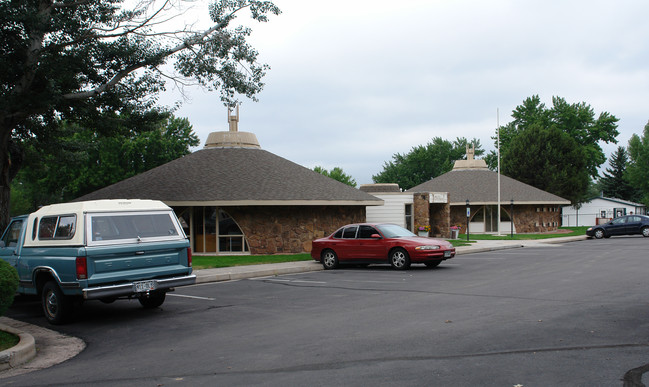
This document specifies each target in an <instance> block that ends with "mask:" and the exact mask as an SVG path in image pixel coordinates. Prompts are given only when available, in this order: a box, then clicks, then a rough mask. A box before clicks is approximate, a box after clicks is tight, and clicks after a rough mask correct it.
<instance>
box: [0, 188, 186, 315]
mask: <svg viewBox="0 0 649 387" xmlns="http://www.w3.org/2000/svg"><path fill="white" fill-rule="evenodd" d="M0 258H2V259H4V260H5V261H7V262H9V264H11V265H12V266H14V267H15V268H16V270H17V271H18V277H19V278H20V283H19V287H18V293H19V294H26V295H38V296H40V298H41V301H42V306H43V312H44V313H45V317H46V319H47V320H48V321H49V322H50V323H51V324H61V323H64V322H66V321H67V320H68V319H69V317H70V315H71V312H72V308H73V305H74V304H75V303H76V302H78V301H84V300H101V301H103V302H106V303H110V302H113V301H115V300H116V299H118V298H137V299H138V300H139V302H140V303H141V304H142V306H143V307H145V308H155V307H158V306H160V305H162V303H163V302H164V300H165V295H166V293H167V292H169V291H173V290H174V288H175V287H178V286H184V285H191V284H194V283H195V282H196V276H195V275H193V274H192V253H191V249H190V247H189V241H188V240H187V237H186V236H185V233H184V231H183V228H182V226H181V225H180V222H179V221H178V218H177V217H176V215H175V214H174V212H173V210H172V209H171V208H169V207H168V206H167V205H165V204H164V203H162V202H159V201H155V200H97V201H86V202H76V203H75V202H72V203H63V204H53V205H49V206H44V207H42V208H40V209H39V210H38V211H36V212H34V213H32V214H29V215H24V216H18V217H15V218H13V219H12V220H11V222H10V223H9V225H8V226H7V229H6V230H5V232H4V234H3V235H2V240H0Z"/></svg>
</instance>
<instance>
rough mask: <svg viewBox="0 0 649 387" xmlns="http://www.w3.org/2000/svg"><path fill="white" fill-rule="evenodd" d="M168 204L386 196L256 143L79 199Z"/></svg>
mask: <svg viewBox="0 0 649 387" xmlns="http://www.w3.org/2000/svg"><path fill="white" fill-rule="evenodd" d="M111 198H126V199H156V200H161V201H163V202H165V203H166V204H168V205H176V206H180V205H381V204H383V201H382V200H381V199H378V198H376V197H375V196H372V195H369V194H367V193H365V192H362V191H360V190H358V189H355V188H353V187H350V186H348V185H346V184H343V183H340V182H338V181H336V180H334V179H331V178H329V177H326V176H323V175H321V174H319V173H317V172H314V171H312V170H310V169H308V168H305V167H303V166H301V165H298V164H296V163H293V162H291V161H289V160H286V159H284V158H282V157H279V156H277V155H274V154H272V153H270V152H267V151H265V150H263V149H256V148H206V149H202V150H199V151H196V152H194V153H192V154H190V155H187V156H184V157H181V158H179V159H176V160H174V161H171V162H169V163H167V164H164V165H161V166H159V167H157V168H154V169H152V170H149V171H147V172H144V173H141V174H139V175H136V176H133V177H131V178H128V179H126V180H123V181H121V182H118V183H115V184H113V185H110V186H108V187H105V188H102V189H99V190H97V191H95V192H92V193H90V194H88V195H85V196H83V197H81V198H78V199H77V200H95V199H111Z"/></svg>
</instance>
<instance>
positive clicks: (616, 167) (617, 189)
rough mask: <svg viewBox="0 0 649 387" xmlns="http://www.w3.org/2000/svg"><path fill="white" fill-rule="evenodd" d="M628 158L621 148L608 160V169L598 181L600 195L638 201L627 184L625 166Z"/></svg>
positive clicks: (634, 192) (630, 186) (632, 189)
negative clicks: (600, 190)
mask: <svg viewBox="0 0 649 387" xmlns="http://www.w3.org/2000/svg"><path fill="white" fill-rule="evenodd" d="M628 159H629V156H628V154H627V152H626V149H625V148H624V147H623V146H619V147H618V148H617V150H616V151H615V152H614V153H613V154H612V155H611V157H610V158H609V162H608V163H609V167H608V168H606V171H605V172H604V175H603V176H602V177H601V179H600V183H601V189H602V193H603V195H604V196H605V197H609V198H618V199H622V200H630V201H633V200H638V197H637V191H636V189H634V188H633V186H632V185H631V183H629V180H628V176H627V173H626V166H627V163H628Z"/></svg>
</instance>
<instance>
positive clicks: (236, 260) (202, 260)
mask: <svg viewBox="0 0 649 387" xmlns="http://www.w3.org/2000/svg"><path fill="white" fill-rule="evenodd" d="M311 259H312V258H311V255H310V254H307V253H305V254H291V255H224V256H218V257H214V256H197V255H194V256H193V257H192V266H193V267H194V269H207V268H217V267H230V266H245V265H260V264H263V263H280V262H295V261H310V260H311Z"/></svg>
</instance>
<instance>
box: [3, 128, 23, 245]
mask: <svg viewBox="0 0 649 387" xmlns="http://www.w3.org/2000/svg"><path fill="white" fill-rule="evenodd" d="M3 118H4V117H3ZM8 121H10V120H7V119H0V234H1V233H2V231H1V230H4V229H5V227H6V226H7V224H9V213H10V211H9V210H10V198H11V181H12V180H13V179H14V177H16V174H17V173H18V171H19V170H20V167H21V166H22V163H23V152H22V149H21V148H20V146H19V145H18V144H16V143H14V142H12V141H11V133H12V129H13V128H12V126H11V122H8Z"/></svg>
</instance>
